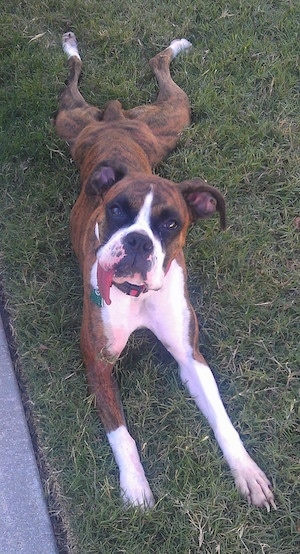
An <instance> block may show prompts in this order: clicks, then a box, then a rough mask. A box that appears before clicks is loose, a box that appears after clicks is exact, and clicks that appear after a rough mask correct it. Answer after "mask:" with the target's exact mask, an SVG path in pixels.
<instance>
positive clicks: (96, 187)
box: [85, 162, 125, 196]
mask: <svg viewBox="0 0 300 554" xmlns="http://www.w3.org/2000/svg"><path fill="white" fill-rule="evenodd" d="M124 175H125V173H123V172H122V171H119V170H116V169H114V168H113V167H112V166H111V165H109V164H107V163H105V162H103V163H101V164H100V165H99V166H97V167H96V169H95V170H94V171H93V173H92V175H91V176H90V177H89V179H88V180H87V182H86V185H85V192H86V194H87V195H88V196H95V195H99V194H100V195H103V194H104V193H105V192H107V190H108V189H110V187H112V186H113V185H114V184H115V183H117V182H118V181H120V180H121V179H123V177H124Z"/></svg>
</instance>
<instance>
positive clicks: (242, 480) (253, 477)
mask: <svg viewBox="0 0 300 554" xmlns="http://www.w3.org/2000/svg"><path fill="white" fill-rule="evenodd" d="M232 474H233V477H234V480H235V484H236V487H237V489H238V490H239V491H240V493H241V494H242V495H243V496H245V497H246V498H247V500H248V503H249V504H253V506H258V507H259V508H263V507H265V508H266V509H267V511H268V512H269V511H270V509H271V507H272V508H273V509H274V510H276V509H277V508H276V504H275V500H274V495H273V492H272V490H271V483H270V481H269V479H268V478H267V477H266V475H265V474H264V472H263V471H262V470H261V469H260V468H259V467H258V465H257V464H256V463H255V462H254V461H253V460H252V459H251V458H250V456H249V459H248V460H247V461H246V463H244V464H243V465H242V466H241V467H238V468H234V469H232Z"/></svg>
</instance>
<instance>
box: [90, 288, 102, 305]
mask: <svg viewBox="0 0 300 554" xmlns="http://www.w3.org/2000/svg"><path fill="white" fill-rule="evenodd" d="M90 298H91V301H92V302H94V304H97V306H99V308H102V307H103V298H102V296H101V294H100V291H99V289H94V290H92V292H91V296H90Z"/></svg>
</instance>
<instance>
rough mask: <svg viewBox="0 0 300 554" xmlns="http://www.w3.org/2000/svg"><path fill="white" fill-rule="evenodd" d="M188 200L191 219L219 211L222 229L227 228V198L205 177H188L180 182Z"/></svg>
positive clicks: (180, 188) (181, 189)
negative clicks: (204, 178)
mask: <svg viewBox="0 0 300 554" xmlns="http://www.w3.org/2000/svg"><path fill="white" fill-rule="evenodd" d="M178 187H179V190H180V191H181V194H182V196H183V198H184V199H185V201H186V204H187V207H188V209H189V212H190V216H191V221H192V222H194V221H197V219H205V218H207V217H210V216H211V215H213V214H214V213H215V211H218V212H219V216H220V226H221V229H223V230H224V229H226V210H225V200H224V197H223V195H222V194H221V192H220V191H219V190H218V189H216V188H215V187H212V186H211V185H209V184H208V183H207V182H206V181H204V180H203V179H199V178H196V179H188V180H186V181H182V182H181V183H179V184H178Z"/></svg>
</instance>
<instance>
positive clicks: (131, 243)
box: [123, 231, 153, 254]
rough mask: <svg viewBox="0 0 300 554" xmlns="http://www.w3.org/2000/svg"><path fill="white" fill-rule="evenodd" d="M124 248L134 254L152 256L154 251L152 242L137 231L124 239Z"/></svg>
mask: <svg viewBox="0 0 300 554" xmlns="http://www.w3.org/2000/svg"><path fill="white" fill-rule="evenodd" d="M123 243H124V247H125V250H126V247H128V248H129V249H130V250H131V251H132V252H136V253H140V254H150V253H151V252H152V251H153V242H152V240H151V239H150V238H149V237H148V236H147V235H145V234H144V233H138V232H136V231H134V232H132V233H129V234H128V235H127V236H126V237H125V238H124V241H123Z"/></svg>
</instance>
